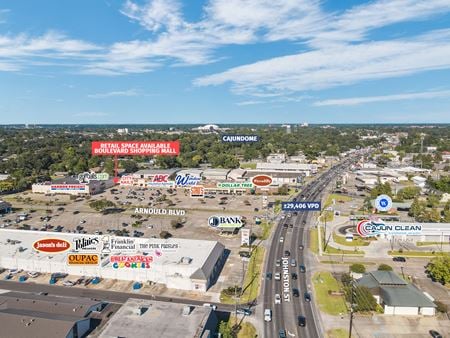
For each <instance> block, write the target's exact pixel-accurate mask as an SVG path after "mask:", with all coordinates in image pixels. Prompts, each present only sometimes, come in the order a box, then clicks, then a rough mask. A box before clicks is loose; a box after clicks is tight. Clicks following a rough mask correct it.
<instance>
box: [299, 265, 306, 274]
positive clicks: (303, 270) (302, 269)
mask: <svg viewBox="0 0 450 338" xmlns="http://www.w3.org/2000/svg"><path fill="white" fill-rule="evenodd" d="M299 269H300V272H302V273H305V272H306V267H305V266H304V265H303V264H300V265H299Z"/></svg>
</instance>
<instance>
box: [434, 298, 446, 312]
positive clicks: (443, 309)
mask: <svg viewBox="0 0 450 338" xmlns="http://www.w3.org/2000/svg"><path fill="white" fill-rule="evenodd" d="M434 304H436V306H437V308H436V310H437V311H438V312H442V313H447V311H448V305H447V304H444V303H442V302H440V301H438V300H435V301H434Z"/></svg>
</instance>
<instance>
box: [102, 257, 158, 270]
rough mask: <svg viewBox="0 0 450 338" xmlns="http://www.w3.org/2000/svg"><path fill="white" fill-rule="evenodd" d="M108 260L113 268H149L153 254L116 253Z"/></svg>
mask: <svg viewBox="0 0 450 338" xmlns="http://www.w3.org/2000/svg"><path fill="white" fill-rule="evenodd" d="M109 261H110V262H111V265H112V267H113V268H114V269H150V263H152V262H153V256H146V255H133V256H127V255H117V256H111V257H110V259H109Z"/></svg>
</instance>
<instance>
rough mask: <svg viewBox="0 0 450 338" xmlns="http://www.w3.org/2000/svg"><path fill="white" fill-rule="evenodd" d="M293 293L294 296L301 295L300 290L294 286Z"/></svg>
mask: <svg viewBox="0 0 450 338" xmlns="http://www.w3.org/2000/svg"><path fill="white" fill-rule="evenodd" d="M292 295H293V296H294V297H298V296H300V292H299V291H298V289H296V288H293V289H292Z"/></svg>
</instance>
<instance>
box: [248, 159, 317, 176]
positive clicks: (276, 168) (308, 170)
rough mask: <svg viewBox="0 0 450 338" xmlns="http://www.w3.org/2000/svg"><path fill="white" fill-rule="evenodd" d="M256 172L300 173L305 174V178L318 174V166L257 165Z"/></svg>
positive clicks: (297, 164)
mask: <svg viewBox="0 0 450 338" xmlns="http://www.w3.org/2000/svg"><path fill="white" fill-rule="evenodd" d="M256 170H261V171H273V172H284V171H291V172H298V173H299V174H304V175H305V176H310V175H311V174H315V173H317V165H316V164H307V163H262V162H258V163H256Z"/></svg>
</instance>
